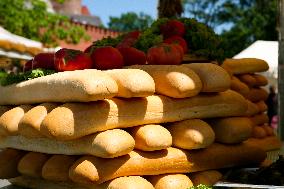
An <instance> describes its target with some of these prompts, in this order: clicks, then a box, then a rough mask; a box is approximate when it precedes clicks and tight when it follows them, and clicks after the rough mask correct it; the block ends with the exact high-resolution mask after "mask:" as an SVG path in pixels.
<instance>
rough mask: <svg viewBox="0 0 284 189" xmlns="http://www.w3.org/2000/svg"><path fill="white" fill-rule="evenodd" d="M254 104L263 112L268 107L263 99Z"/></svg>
mask: <svg viewBox="0 0 284 189" xmlns="http://www.w3.org/2000/svg"><path fill="white" fill-rule="evenodd" d="M255 104H256V105H257V106H258V109H259V111H260V112H265V111H266V110H267V109H268V107H267V105H266V104H265V102H264V101H263V100H261V101H259V102H256V103H255Z"/></svg>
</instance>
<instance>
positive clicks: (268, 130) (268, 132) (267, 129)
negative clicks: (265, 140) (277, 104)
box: [261, 125, 275, 136]
mask: <svg viewBox="0 0 284 189" xmlns="http://www.w3.org/2000/svg"><path fill="white" fill-rule="evenodd" d="M261 127H262V128H263V129H264V130H265V133H266V136H274V135H275V133H274V130H273V128H272V127H270V126H268V125H263V126H261Z"/></svg>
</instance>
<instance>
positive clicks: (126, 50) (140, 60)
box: [117, 47, 146, 66]
mask: <svg viewBox="0 0 284 189" xmlns="http://www.w3.org/2000/svg"><path fill="white" fill-rule="evenodd" d="M117 49H118V50H119V52H120V53H121V54H122V56H123V59H124V64H125V65H126V66H130V65H134V64H138V65H142V64H146V54H145V53H144V52H143V51H140V50H138V49H136V48H134V47H121V48H117Z"/></svg>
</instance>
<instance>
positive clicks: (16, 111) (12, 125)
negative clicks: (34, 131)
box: [0, 97, 32, 136]
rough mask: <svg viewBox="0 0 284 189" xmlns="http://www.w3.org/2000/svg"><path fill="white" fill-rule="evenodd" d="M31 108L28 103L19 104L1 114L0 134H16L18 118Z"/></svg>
mask: <svg viewBox="0 0 284 189" xmlns="http://www.w3.org/2000/svg"><path fill="white" fill-rule="evenodd" d="M0 98H1V97H0ZM31 108H32V106H30V105H21V106H18V107H15V108H13V109H11V110H9V111H7V112H5V113H4V114H2V116H1V117H0V135H4V136H5V135H17V134H18V126H19V122H20V120H21V119H22V117H23V116H24V114H25V113H26V112H27V111H29V110H30V109H31Z"/></svg>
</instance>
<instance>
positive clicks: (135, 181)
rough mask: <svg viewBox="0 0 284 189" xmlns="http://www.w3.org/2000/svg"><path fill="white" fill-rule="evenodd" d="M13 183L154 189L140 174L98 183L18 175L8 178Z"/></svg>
mask: <svg viewBox="0 0 284 189" xmlns="http://www.w3.org/2000/svg"><path fill="white" fill-rule="evenodd" d="M9 182H11V183H12V184H14V185H17V186H22V187H27V188H32V189H154V187H153V185H152V184H151V183H150V182H148V181H147V180H146V179H144V178H142V177H140V176H129V177H120V178H116V179H114V180H112V181H109V182H105V183H103V184H100V185H96V184H89V185H85V186H82V185H78V184H75V183H72V182H52V181H47V180H43V179H35V178H30V177H26V176H20V177H16V178H13V179H9Z"/></svg>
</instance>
